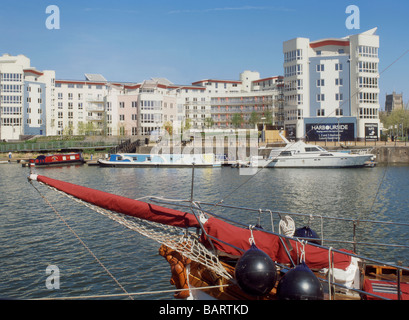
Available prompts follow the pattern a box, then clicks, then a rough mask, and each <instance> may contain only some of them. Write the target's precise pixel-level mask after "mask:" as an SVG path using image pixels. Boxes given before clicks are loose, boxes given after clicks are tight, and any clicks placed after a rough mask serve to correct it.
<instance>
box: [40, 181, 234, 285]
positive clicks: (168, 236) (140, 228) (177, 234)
mask: <svg viewBox="0 0 409 320" xmlns="http://www.w3.org/2000/svg"><path fill="white" fill-rule="evenodd" d="M39 184H41V185H44V186H46V187H48V188H49V189H51V190H54V191H56V192H57V193H59V194H61V195H64V196H66V197H68V198H70V199H71V200H74V201H76V202H77V203H79V204H81V205H84V206H86V207H88V208H89V209H91V210H93V211H95V212H98V213H100V214H102V215H104V216H107V217H108V218H110V219H112V220H114V221H116V222H118V223H120V224H121V225H123V226H125V227H127V228H128V229H131V230H133V231H136V232H138V233H140V234H141V235H143V236H145V237H147V238H149V239H152V240H155V241H156V242H158V243H160V244H164V245H166V246H167V247H169V248H171V249H173V250H175V251H177V252H179V253H181V254H182V255H183V256H185V257H186V258H189V259H191V260H193V261H195V262H197V263H200V264H202V265H205V266H206V267H207V268H209V269H210V270H212V271H213V272H215V273H216V274H217V275H219V276H221V277H223V278H225V279H227V280H229V279H231V278H232V276H231V275H230V274H229V273H228V272H227V271H226V270H225V268H224V267H223V266H222V264H221V263H220V261H219V258H218V257H217V256H216V255H215V254H214V253H212V252H211V251H210V250H208V249H207V248H206V247H205V246H204V245H203V244H202V243H201V242H200V239H199V236H198V235H197V234H196V233H193V232H188V230H187V229H182V228H180V227H174V226H169V225H165V224H161V223H157V222H152V221H148V220H144V219H140V218H137V217H131V216H127V215H124V214H121V213H117V212H113V211H109V210H106V209H103V208H100V207H98V206H95V205H92V204H90V203H87V202H85V201H82V200H81V199H78V198H75V197H73V196H71V195H69V194H67V193H65V192H62V191H60V190H58V189H55V188H53V187H51V186H49V185H47V184H44V183H42V182H39ZM32 185H33V184H32ZM37 191H39V190H37ZM40 194H41V193H40ZM47 202H48V201H47Z"/></svg>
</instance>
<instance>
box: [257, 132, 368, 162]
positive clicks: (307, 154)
mask: <svg viewBox="0 0 409 320" xmlns="http://www.w3.org/2000/svg"><path fill="white" fill-rule="evenodd" d="M281 138H282V139H283V140H284V142H285V143H286V146H285V147H282V148H273V149H272V150H271V152H270V155H269V156H268V157H267V158H266V159H254V160H253V161H252V163H251V165H252V166H253V167H265V168H360V167H364V166H373V165H374V164H375V162H374V161H375V158H376V156H375V155H373V154H370V153H362V152H358V153H353V152H337V151H328V150H326V149H324V148H322V147H321V146H318V145H312V144H306V143H305V142H303V141H297V142H290V141H288V140H287V139H286V138H285V137H283V136H282V135H281Z"/></svg>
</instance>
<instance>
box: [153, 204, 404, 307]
mask: <svg viewBox="0 0 409 320" xmlns="http://www.w3.org/2000/svg"><path fill="white" fill-rule="evenodd" d="M150 200H151V201H152V202H155V203H159V204H168V205H176V206H178V207H185V208H190V209H191V210H192V211H194V210H197V211H198V212H201V213H204V214H208V215H210V216H214V217H216V218H218V219H222V220H224V221H226V222H228V223H233V224H235V225H237V226H241V227H244V228H249V225H246V224H244V223H242V222H237V221H234V220H232V219H228V218H225V217H221V216H220V215H219V214H215V213H213V212H210V211H208V210H205V209H204V208H203V207H202V206H206V207H210V208H211V209H209V210H214V209H215V208H216V207H221V208H226V209H237V210H240V211H248V212H253V213H255V214H257V219H256V220H258V225H260V220H261V215H262V214H267V215H268V216H269V218H270V220H271V231H269V230H267V229H264V228H261V227H258V226H256V227H254V229H257V230H260V231H264V232H266V233H270V234H274V235H277V236H279V237H280V241H285V240H286V239H292V237H290V236H286V235H284V234H280V233H276V231H275V230H274V229H275V228H274V218H273V215H277V217H278V218H279V219H280V220H281V219H282V218H283V217H284V216H291V215H295V216H301V217H307V218H309V219H311V218H312V217H314V218H315V219H319V220H320V221H321V228H322V230H321V238H320V239H319V240H321V244H315V243H311V242H310V244H311V245H312V246H317V247H321V248H325V249H328V248H329V247H325V246H324V241H325V242H326V243H347V244H352V245H353V247H354V252H356V246H357V245H367V246H372V247H378V246H385V247H389V248H397V247H398V248H402V249H408V248H409V245H406V244H391V243H368V242H359V241H357V232H356V230H357V225H358V224H362V223H370V224H382V225H397V226H403V227H409V223H395V222H387V221H375V220H361V219H348V218H337V217H329V216H321V215H319V216H317V215H315V216H312V215H310V214H301V213H289V212H279V211H272V210H266V209H254V208H247V207H239V206H232V205H224V204H214V203H207V202H201V201H194V202H192V200H175V199H164V198H156V197H150ZM184 203H185V204H184ZM189 203H190V204H189ZM195 216H196V214H195ZM326 219H329V220H336V221H342V222H348V223H351V225H352V229H353V239H352V241H351V240H334V239H324V237H323V224H324V220H326ZM203 232H204V233H205V236H206V237H207V238H210V239H214V240H219V241H221V242H223V243H225V244H227V245H230V244H228V243H226V242H224V241H222V240H220V239H217V238H215V237H213V236H210V235H208V234H207V233H206V231H203ZM298 239H300V240H308V239H309V238H298ZM231 246H232V247H234V248H235V249H237V250H239V251H244V250H243V249H241V248H238V247H235V246H233V245H231ZM330 252H338V253H342V254H345V255H348V256H351V257H357V258H359V259H360V260H361V261H362V263H364V264H365V263H372V264H376V265H382V266H389V267H391V268H394V269H396V282H397V299H398V300H401V298H402V296H401V291H400V286H401V281H402V279H401V275H402V271H405V272H406V273H408V272H409V268H408V267H403V266H400V265H397V264H393V263H390V262H384V261H379V260H377V259H372V258H367V257H363V256H360V255H358V254H356V253H353V252H352V253H350V252H347V251H344V250H338V249H334V248H332V247H331V249H330ZM287 254H288V256H289V259H290V261H291V262H292V263H293V265H295V264H294V261H292V259H291V255H290V254H289V253H288V252H287ZM280 266H281V267H283V268H288V267H287V266H284V265H280ZM328 274H329V277H331V274H332V273H331V272H328ZM319 280H320V281H322V282H324V283H328V284H331V285H332V286H336V287H339V288H342V289H347V290H351V291H354V292H357V293H359V294H364V295H369V296H373V297H376V298H379V299H382V300H389V299H387V298H385V297H382V296H378V295H376V294H373V293H369V292H365V291H363V290H361V289H356V288H350V287H347V286H345V285H343V284H339V283H336V282H334V281H333V280H331V281H330V280H329V278H328V280H326V279H319Z"/></svg>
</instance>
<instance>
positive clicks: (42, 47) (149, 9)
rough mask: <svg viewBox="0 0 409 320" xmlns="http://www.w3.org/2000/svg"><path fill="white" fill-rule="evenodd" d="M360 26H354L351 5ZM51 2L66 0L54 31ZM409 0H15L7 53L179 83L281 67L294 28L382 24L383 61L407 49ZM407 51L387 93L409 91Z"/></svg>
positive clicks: (388, 74) (384, 81) (386, 80)
mask: <svg viewBox="0 0 409 320" xmlns="http://www.w3.org/2000/svg"><path fill="white" fill-rule="evenodd" d="M351 4H353V5H356V6H358V7H359V9H360V30H348V29H347V28H346V26H345V20H346V18H347V17H348V14H346V13H345V9H346V7H347V6H348V5H351ZM48 5H57V6H58V7H59V9H60V29H59V30H49V29H47V28H46V26H45V21H46V19H47V17H48V16H49V15H48V14H46V12H45V10H46V8H47V6H48ZM408 16H409V2H408V1H403V0H401V1H395V0H390V1H387V2H385V1H378V0H373V1H357V0H350V1H318V0H317V1H314V0H311V1H300V0H293V1H289V2H284V1H275V0H253V1H249V0H230V1H226V0H218V1H196V0H189V1H187V0H172V1H170V0H150V1H146V0H145V1H139V0H134V1H131V0H117V1H104V0H98V1H97V0H92V1H77V0H70V1H68V0H65V1H61V0H49V1H43V0H36V1H32V0H31V1H30V0H24V1H21V0H15V1H9V2H6V3H2V5H1V6H0V30H2V31H1V32H0V54H2V53H10V54H12V55H17V54H24V55H26V56H27V57H29V58H30V59H31V64H32V66H34V67H36V68H38V69H40V70H46V69H52V70H55V71H56V74H57V79H84V73H101V74H103V75H104V76H105V78H107V79H108V80H111V81H127V82H140V81H143V80H145V79H150V78H152V77H165V78H168V79H169V80H170V81H172V82H174V83H176V84H190V83H192V82H194V81H198V80H201V79H207V78H216V79H228V80H236V79H238V77H239V74H240V72H242V71H244V70H253V71H258V72H260V74H261V77H269V76H274V75H282V74H283V54H282V43H283V42H284V41H286V40H289V39H292V38H295V37H307V38H310V39H311V40H318V39H323V38H328V37H344V36H347V35H350V34H355V33H360V32H363V31H366V30H368V29H371V28H374V27H378V32H377V33H378V35H379V36H380V43H381V45H380V46H381V48H380V59H381V63H380V70H381V71H383V70H384V69H386V68H387V67H388V66H389V65H390V64H391V63H393V62H394V61H395V60H396V59H398V58H399V57H400V56H401V55H402V54H403V53H405V52H406V51H407V50H409V35H408V31H409V19H408ZM408 66H409V54H406V55H405V56H404V57H402V58H401V59H400V60H399V61H397V62H396V63H395V64H394V65H392V66H391V67H390V68H388V69H387V70H386V71H385V72H383V73H382V75H381V98H380V102H381V106H383V104H384V95H385V93H390V92H392V91H394V90H395V91H396V92H399V93H400V92H403V93H404V100H405V101H408V100H409V90H408V88H409V76H408V71H409V68H408Z"/></svg>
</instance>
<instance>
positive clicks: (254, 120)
mask: <svg viewBox="0 0 409 320" xmlns="http://www.w3.org/2000/svg"><path fill="white" fill-rule="evenodd" d="M260 120H261V117H260V115H259V114H258V113H257V112H255V111H253V112H252V113H251V115H250V119H249V123H250V124H251V125H252V126H253V127H255V126H256V125H257V123H259V122H260Z"/></svg>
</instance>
